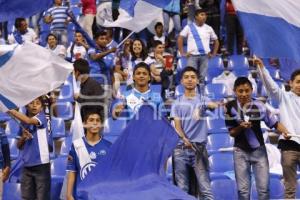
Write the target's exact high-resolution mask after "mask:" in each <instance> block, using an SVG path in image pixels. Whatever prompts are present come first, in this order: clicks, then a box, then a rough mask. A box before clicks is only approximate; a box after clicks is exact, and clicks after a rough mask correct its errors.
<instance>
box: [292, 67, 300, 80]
mask: <svg viewBox="0 0 300 200" xmlns="http://www.w3.org/2000/svg"><path fill="white" fill-rule="evenodd" d="M298 75H300V69H296V70H295V71H294V72H293V73H292V74H291V81H294V80H295V78H296V76H298Z"/></svg>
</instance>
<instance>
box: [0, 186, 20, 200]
mask: <svg viewBox="0 0 300 200" xmlns="http://www.w3.org/2000/svg"><path fill="white" fill-rule="evenodd" d="M2 197H3V200H21V184H20V183H10V182H5V183H4V184H3V196H2Z"/></svg>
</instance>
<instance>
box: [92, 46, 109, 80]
mask: <svg viewBox="0 0 300 200" xmlns="http://www.w3.org/2000/svg"><path fill="white" fill-rule="evenodd" d="M101 52H102V50H100V49H95V48H90V49H89V50H88V55H89V56H91V54H98V53H101ZM113 67H114V54H113V53H110V54H107V55H106V56H104V57H103V58H101V59H98V60H91V59H90V75H91V77H93V78H94V79H96V80H97V81H98V82H100V83H101V84H106V85H111V84H112V80H111V76H112V72H113ZM101 75H104V77H103V76H101ZM105 79H106V80H105Z"/></svg>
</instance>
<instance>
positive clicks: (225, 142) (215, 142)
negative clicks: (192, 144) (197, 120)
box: [206, 133, 233, 154]
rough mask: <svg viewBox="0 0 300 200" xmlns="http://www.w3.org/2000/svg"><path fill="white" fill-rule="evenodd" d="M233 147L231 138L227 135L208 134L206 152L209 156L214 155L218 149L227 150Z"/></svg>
mask: <svg viewBox="0 0 300 200" xmlns="http://www.w3.org/2000/svg"><path fill="white" fill-rule="evenodd" d="M232 146H233V138H232V137H230V136H229V133H224V134H210V135H208V137H207V145H206V148H207V151H208V153H209V154H212V153H216V152H218V150H219V149H220V148H228V147H232Z"/></svg>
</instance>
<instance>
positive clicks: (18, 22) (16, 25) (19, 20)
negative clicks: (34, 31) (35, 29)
mask: <svg viewBox="0 0 300 200" xmlns="http://www.w3.org/2000/svg"><path fill="white" fill-rule="evenodd" d="M23 21H26V19H25V18H22V17H19V18H17V19H16V20H15V27H16V29H18V28H20V26H21V22H23Z"/></svg>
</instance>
